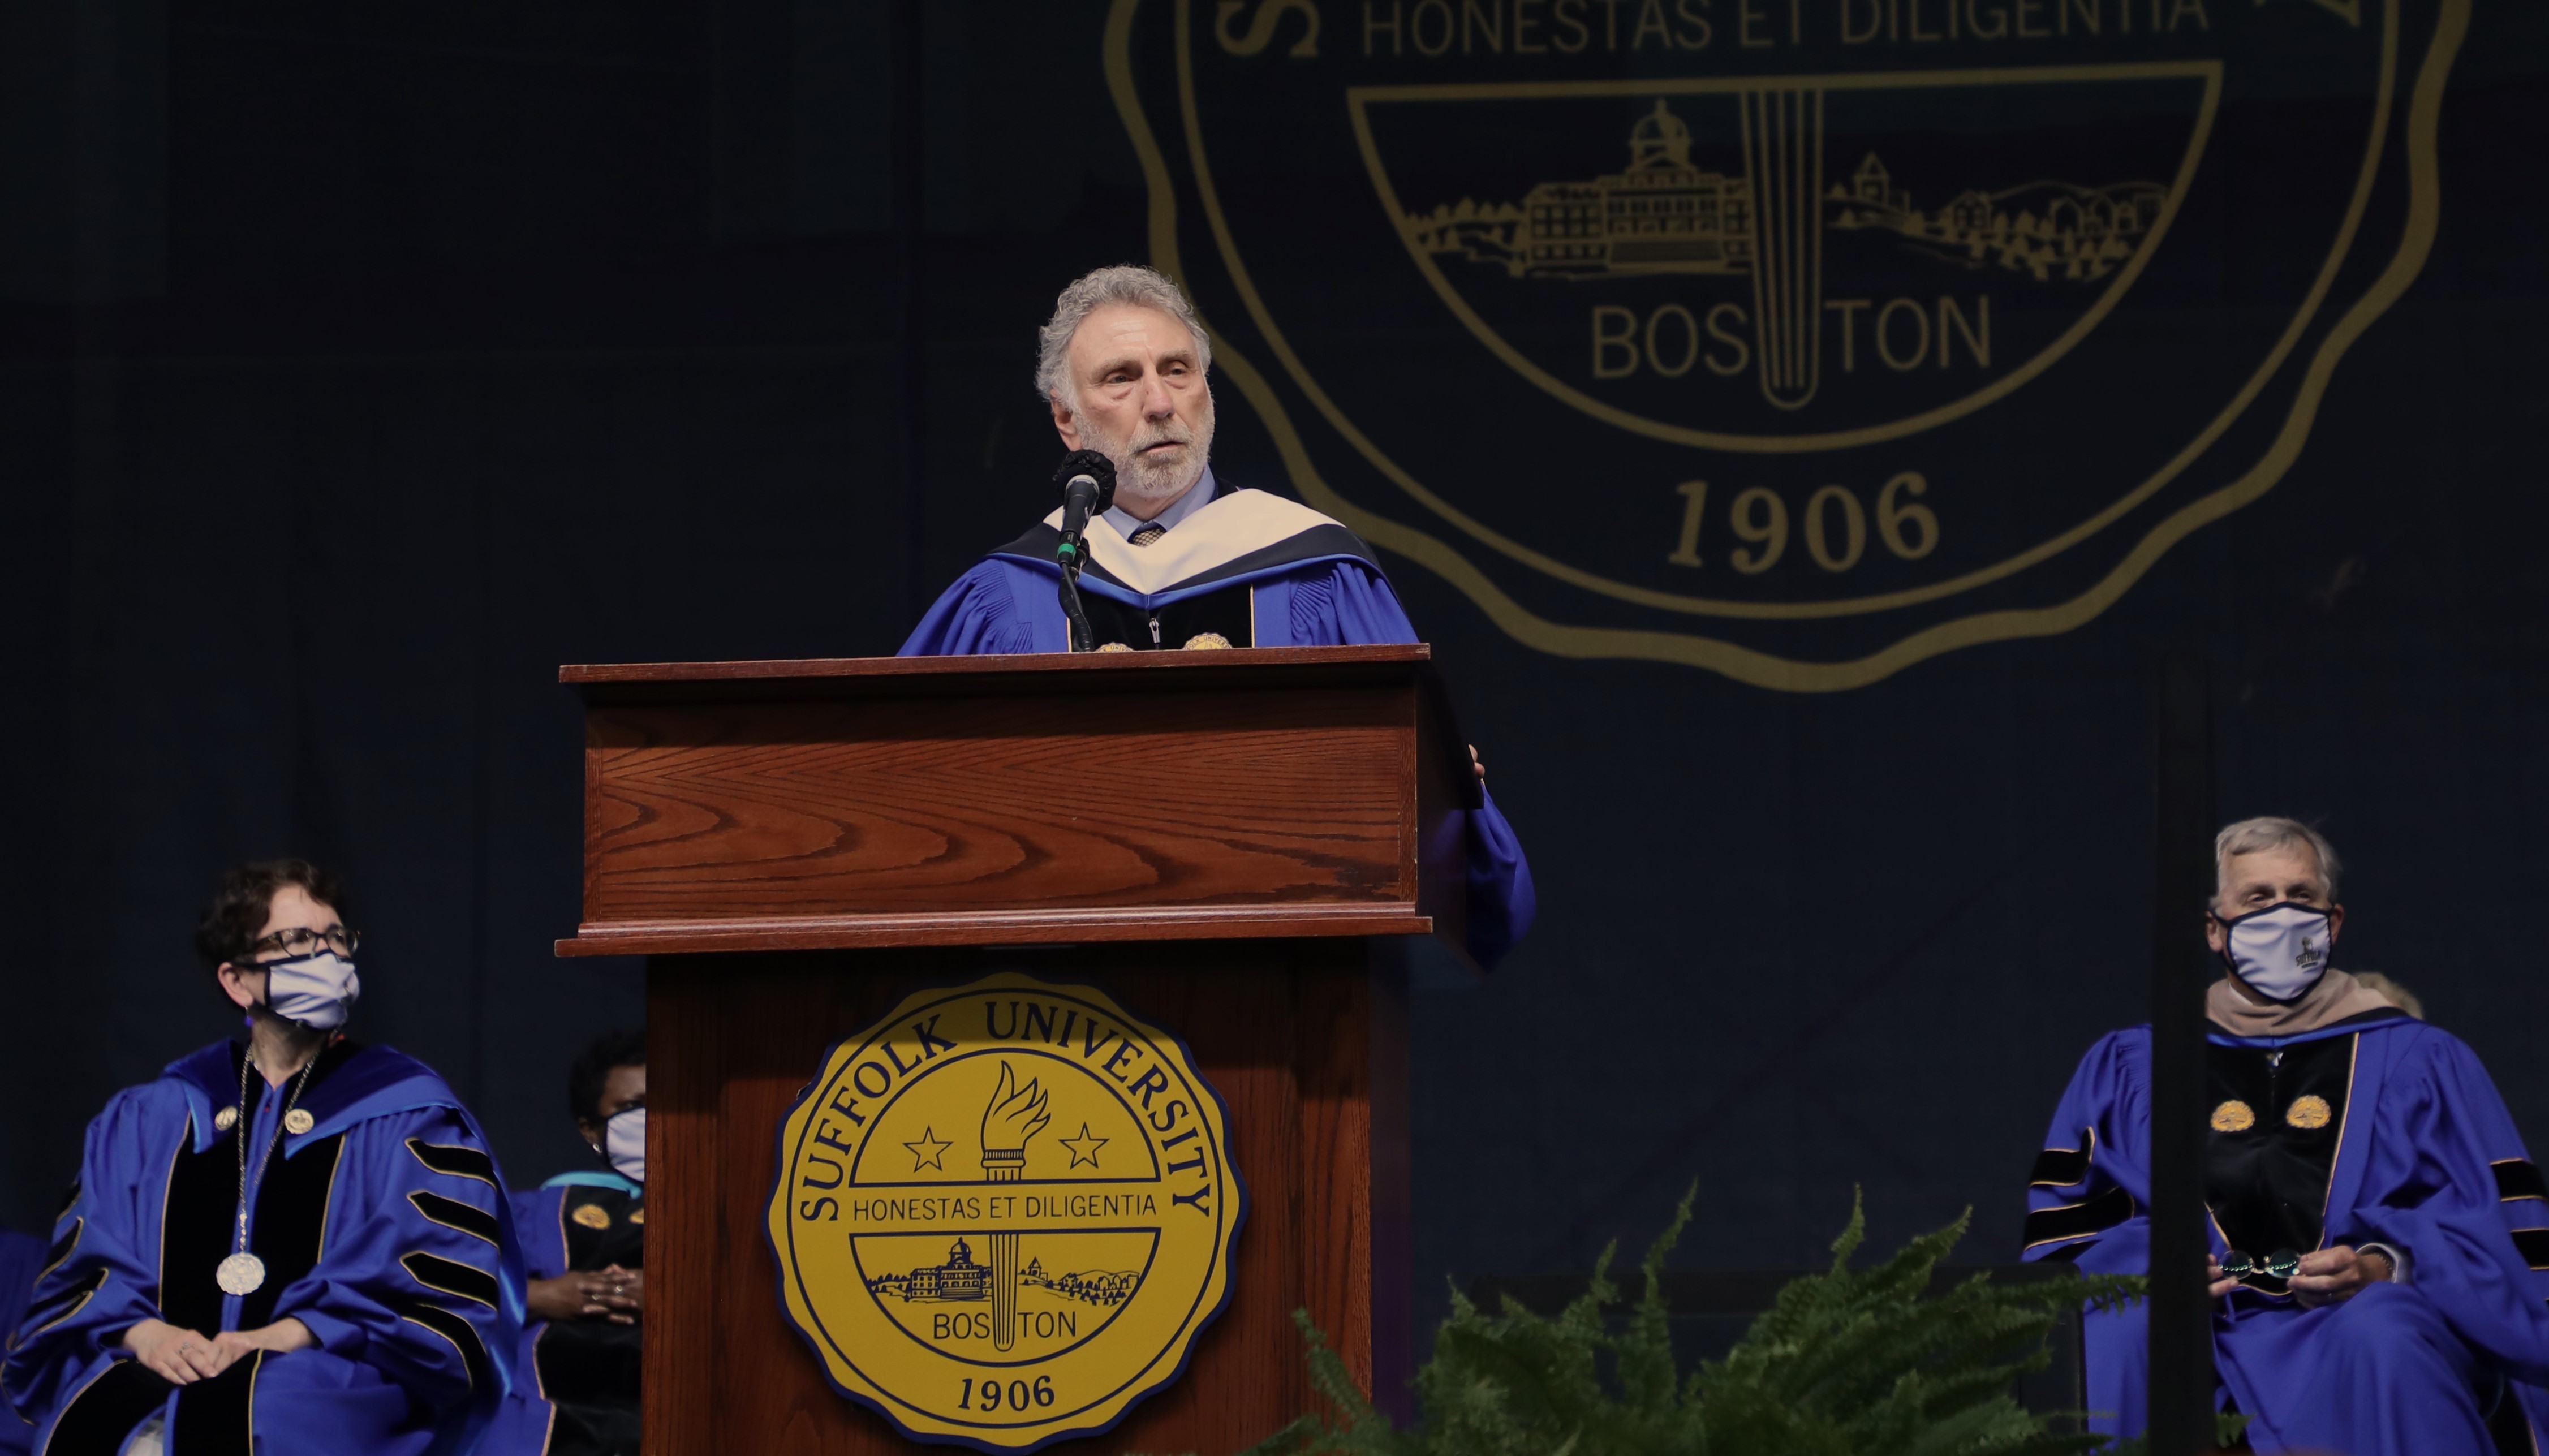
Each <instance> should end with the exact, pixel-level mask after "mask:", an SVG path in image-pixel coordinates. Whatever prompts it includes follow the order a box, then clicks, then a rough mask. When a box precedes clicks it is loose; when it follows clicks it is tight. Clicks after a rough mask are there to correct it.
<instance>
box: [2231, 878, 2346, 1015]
mask: <svg viewBox="0 0 2549 1456" xmlns="http://www.w3.org/2000/svg"><path fill="white" fill-rule="evenodd" d="M2214 919H2215V920H2216V921H2219V924H2220V926H2221V932H2222V937H2223V940H2224V941H2225V943H2226V944H2225V946H2224V949H2223V951H2222V956H2221V958H2222V959H2224V960H2227V961H2229V962H2230V973H2231V974H2232V975H2235V976H2237V977H2238V978H2239V979H2241V980H2242V981H2245V982H2247V983H2248V987H2249V989H2251V990H2253V991H2255V992H2256V993H2257V994H2258V995H2260V996H2263V997H2265V998H2266V999H2267V1000H2269V1001H2283V1002H2292V1001H2298V1000H2300V999H2301V998H2302V997H2304V996H2306V995H2309V994H2310V989H2311V987H2313V986H2315V985H2317V984H2318V982H2319V977H2321V976H2323V975H2325V974H2327V958H2328V953H2329V952H2330V951H2331V950H2333V949H2334V948H2335V945H2336V933H2335V929H2334V927H2333V926H2332V925H2331V924H2330V923H2329V920H2328V914H2327V912H2326V911H2324V910H2320V909H2315V908H2313V907H2312V906H2309V905H2297V904H2294V903H2293V902H2291V901H2289V900H2287V901H2285V902H2284V903H2283V904H2280V905H2269V906H2267V907H2266V908H2265V909H2263V910H2257V911H2252V912H2250V913H2248V914H2246V915H2242V916H2239V917H2237V918H2235V919H2231V920H2222V919H2221V917H2219V916H2218V915H2217V916H2215V917H2214Z"/></svg>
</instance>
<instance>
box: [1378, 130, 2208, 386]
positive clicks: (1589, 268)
mask: <svg viewBox="0 0 2549 1456" xmlns="http://www.w3.org/2000/svg"><path fill="white" fill-rule="evenodd" d="M1732 99H1733V100H1734V101H1735V102H1736V105H1737V111H1738V118H1737V120H1738V121H1739V122H1740V128H1739V129H1738V130H1739V132H1740V136H1741V141H1742V147H1741V151H1742V158H1743V161H1742V167H1741V174H1740V175H1738V174H1737V173H1733V172H1724V171H1715V170H1711V169H1709V168H1706V167H1703V166H1701V165H1700V164H1699V163H1697V162H1695V161H1694V160H1693V159H1692V137H1691V129H1690V126H1689V124H1688V123H1687V122H1685V121H1683V120H1682V118H1681V117H1680V116H1678V115H1677V114H1675V113H1674V111H1673V109H1672V106H1671V104H1670V102H1669V101H1668V100H1667V99H1666V98H1663V97H1657V98H1655V101H1654V105H1653V107H1652V110H1650V111H1648V112H1647V113H1646V114H1645V115H1644V116H1642V117H1640V118H1639V119H1638V121H1637V123H1636V124H1635V125H1634V126H1633V127H1631V128H1630V131H1629V161H1628V164H1627V165H1626V166H1625V167H1623V168H1622V169H1621V170H1619V171H1617V172H1613V173H1609V174H1607V175H1603V176H1597V177H1594V178H1592V179H1590V180H1588V181H1580V182H1542V183H1539V184H1537V185H1535V186H1533V187H1532V188H1531V189H1530V190H1529V191H1528V192H1526V193H1525V194H1524V195H1523V197H1522V200H1521V201H1520V202H1518V203H1515V202H1491V203H1485V204H1481V203H1479V202H1477V201H1476V200H1475V199H1473V198H1465V197H1464V198H1463V199H1461V201H1459V202H1458V203H1450V204H1444V205H1441V206H1438V207H1436V208H1435V209H1434V210H1433V211H1431V212H1428V213H1405V214H1402V215H1401V216H1400V217H1399V218H1398V220H1397V222H1398V227H1399V229H1400V231H1401V232H1402V233H1403V234H1404V235H1405V237H1406V238H1407V241H1408V244H1409V246H1410V247H1412V248H1414V249H1415V250H1416V251H1417V252H1418V253H1419V254H1422V255H1429V256H1431V255H1453V256H1458V257H1461V258H1464V259H1466V260H1468V261H1471V262H1475V263H1484V264H1487V265H1490V266H1493V267H1496V268H1499V269H1501V270H1502V271H1503V272H1504V273H1505V274H1506V275H1507V276H1508V277H1511V278H1515V279H1538V280H1554V281H1561V282H1568V281H1571V282H1582V281H1590V280H1597V279H1605V278H1621V277H1637V276H1645V275H1656V274H1696V275H1709V274H1717V275H1727V276H1741V277H1745V278H1747V279H1748V280H1749V282H1750V285H1751V288H1750V293H1751V299H1752V309H1751V313H1750V318H1751V321H1752V358H1753V359H1755V360H1757V361H1758V365H1757V374H1758V378H1759V381H1760V387H1761V393H1762V396H1763V398H1765V399H1766V400H1768V401H1769V403H1770V404H1771V405H1773V406H1774V407H1776V408H1778V409H1802V408H1803V407H1804V406H1805V405H1806V404H1807V403H1808V402H1810V401H1811V400H1812V399H1813V398H1814V396H1815V393H1816V390H1817V388H1818V386H1819V385H1820V383H1821V380H1822V373H1823V360H1822V355H1823V347H1822V344H1823V334H1824V332H1825V330H1826V325H1827V319H1826V318H1825V313H1824V272H1825V268H1826V263H1827V259H1826V241H1827V236H1828V235H1829V234H1841V233H1852V232H1875V231H1890V232H1893V233H1896V234H1897V235H1898V236H1899V237H1900V239H1901V241H1902V243H1903V245H1904V247H1905V248H1906V250H1908V251H1909V252H1911V253H1914V254H1916V255H1919V256H1921V257H1925V258H1927V259H1929V260H1931V262H1932V263H1934V264H1944V265H1948V266H1952V267H1957V268H1960V269H1964V270H1969V271H1986V270H1987V271H1989V272H1992V273H2017V274H2022V275H2024V276H2025V277H2026V278H2028V279H2029V280H2030V281H2031V282H2033V283H2036V284H2056V285H2059V284H2077V283H2091V282H2096V281H2098V280H2102V279H2105V278H2106V277H2107V276H2108V275H2110V274H2112V273H2114V272H2115V271H2116V270H2117V269H2118V268H2121V267H2123V266H2124V264H2125V263H2127V262H2129V261H2130V260H2131V259H2132V257H2133V255H2134V254H2135V252H2136V251H2138V250H2139V248H2140V247H2141V245H2142V244H2143V242H2145V241H2146V240H2147V239H2148V238H2149V237H2150V236H2152V235H2153V233H2154V232H2155V230H2156V228H2157V227H2158V225H2159V223H2160V219H2161V214H2162V211H2163V209H2164V208H2165V206H2166V204H2167V201H2168V196H2169V189H2168V188H2167V187H2166V186H2164V185H2162V184H2160V183H2157V182H2143V181H2125V182H2118V183H2112V184H2106V185H2102V186H2096V187H2090V186H2083V185H2080V184H2077V183H2071V182H2062V181H2054V180H2046V179H2030V180H2028V181H2024V182H2020V183H2017V184H2015V185H2012V186H2008V187H2004V188H1999V189H1996V190H1984V189H1980V188H1967V189H1965V190H1964V191H1961V192H1958V193H1956V194H1955V195H1953V196H1952V197H1950V198H1947V199H1945V200H1943V201H1941V202H1938V203H1936V204H1935V205H1934V206H1933V207H1930V208H1926V209H1925V208H1923V207H1922V206H1920V204H1919V200H1917V199H1916V198H1914V197H1913V195H1912V194H1911V193H1910V192H1909V191H1907V190H1906V189H1904V188H1902V187H1899V186H1897V185H1896V184H1895V179H1894V176H1893V174H1892V172H1891V170H1890V169H1889V168H1888V167H1887V166H1886V165H1885V163H1884V161H1883V160H1882V159H1881V158H1880V157H1878V156H1877V154H1876V153H1875V152H1873V151H1869V152H1867V153H1866V154H1865V155H1864V157H1863V158H1862V159H1861V160H1860V162H1859V163H1858V165H1857V167H1856V169H1855V170H1854V171H1852V172H1851V173H1850V174H1849V175H1848V176H1847V177H1846V178H1839V179H1836V180H1834V181H1832V182H1830V183H1829V184H1827V183H1826V181H1825V175H1826V173H1825V155H1824V152H1825V127H1824V93H1823V91H1822V90H1820V89H1818V88H1814V87H1763V88H1757V89H1747V90H1745V91H1742V92H1739V93H1737V94H1736V95H1735V96H1734V97H1733V98H1732Z"/></svg>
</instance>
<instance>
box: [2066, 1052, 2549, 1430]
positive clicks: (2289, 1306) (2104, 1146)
mask: <svg viewBox="0 0 2549 1456" xmlns="http://www.w3.org/2000/svg"><path fill="white" fill-rule="evenodd" d="M2334 1037H2354V1038H2356V1039H2357V1042H2356V1045H2355V1047H2354V1050H2353V1053H2352V1056H2353V1072H2352V1079H2351V1085H2350V1088H2349V1090H2348V1092H2347V1095H2346V1105H2345V1109H2344V1115H2343V1116H2344V1122H2343V1125H2342V1129H2341V1132H2340V1134H2339V1137H2338V1141H2337V1148H2336V1155H2335V1161H2334V1164H2333V1167H2332V1169H2331V1172H2330V1175H2329V1180H2328V1188H2327V1196H2326V1197H2327V1202H2326V1213H2325V1217H2324V1230H2325V1231H2324V1234H2323V1236H2322V1239H2321V1245H2320V1246H2322V1247H2325V1246H2328V1245H2334V1244H2347V1245H2352V1246H2360V1245H2362V1244H2365V1243H2383V1244H2389V1245H2391V1246H2393V1247H2395V1248H2399V1249H2403V1250H2405V1251H2406V1252H2407V1259H2408V1268H2407V1274H2408V1280H2409V1282H2407V1283H2405V1284H2379V1285H2374V1286H2372V1287H2370V1288H2368V1289H2366V1290H2364V1291H2363V1292H2362V1293H2360V1294H2358V1295H2356V1296H2355V1297H2354V1298H2352V1299H2350V1300H2347V1301H2345V1302H2343V1303H2340V1304H2335V1305H2323V1306H2321V1307H2319V1308H2317V1309H2315V1310H2306V1309H2303V1308H2302V1307H2301V1306H2300V1305H2299V1304H2298V1303H2297V1302H2295V1301H2293V1300H2291V1299H2286V1298H2274V1297H2270V1296H2267V1295H2264V1294H2260V1293H2258V1292H2256V1291H2253V1290H2250V1289H2246V1288H2241V1289H2237V1290H2233V1291H2232V1292H2231V1293H2230V1294H2229V1295H2228V1296H2226V1297H2225V1298H2223V1299H2221V1300H2219V1301H2218V1302H2216V1306H2215V1313H2214V1320H2213V1341H2214V1358H2215V1363H2216V1365H2217V1367H2218V1368H2219V1372H2220V1379H2221V1387H2222V1391H2223V1394H2224V1396H2225V1398H2226V1399H2227V1401H2228V1402H2229V1403H2231V1404H2232V1405H2234V1406H2235V1407H2236V1409H2237V1410H2241V1411H2243V1412H2245V1413H2247V1414H2248V1415H2249V1416H2250V1417H2252V1419H2251V1423H2250V1424H2249V1426H2248V1429H2247V1439H2248V1440H2249V1442H2250V1443H2251V1444H2252V1445H2253V1446H2254V1447H2255V1448H2256V1449H2257V1450H2259V1451H2325V1452H2343V1453H2347V1456H2485V1453H2488V1452H2490V1451H2493V1450H2495V1449H2497V1447H2496V1445H2495V1444H2494V1443H2493V1441H2492V1439H2491V1436H2490V1427H2491V1426H2493V1427H2494V1429H2495V1430H2496V1431H2498V1432H2499V1433H2500V1434H2502V1435H2504V1436H2505V1438H2506V1439H2507V1440H2508V1441H2509V1442H2514V1443H2516V1444H2514V1445H2513V1449H2516V1450H2541V1451H2549V1400H2544V1398H2543V1395H2542V1392H2541V1391H2540V1390H2539V1389H2537V1387H2538V1386H2539V1385H2540V1384H2541V1383H2542V1382H2544V1381H2549V1201H2544V1193H2549V1189H2544V1188H2543V1186H2542V1183H2541V1178H2540V1173H2539V1170H2538V1169H2537V1168H2536V1167H2535V1166H2534V1165H2533V1164H2532V1162H2531V1161H2530V1157H2529V1155H2528V1154H2527V1153H2526V1152H2524V1150H2523V1146H2522V1139H2521V1138H2520V1136H2519V1135H2517V1134H2516V1133H2515V1132H2514V1129H2513V1122H2512V1119H2511V1118H2510V1117H2509V1116H2508V1115H2507V1114H2506V1112H2505V1109H2504V1101H2503V1099H2502V1097H2500V1096H2499V1095H2498V1094H2497V1090H2496V1084H2495V1083H2494V1082H2492V1081H2491V1080H2489V1078H2488V1075H2487V1070H2486V1068H2485V1067H2483V1066H2481V1065H2480V1064H2479V1060H2478V1057H2477V1055H2476V1054H2475V1053H2473V1052H2472V1051H2471V1050H2470V1049H2469V1047H2466V1046H2464V1045H2462V1043H2461V1042H2460V1040H2459V1039H2457V1038H2455V1037H2453V1036H2451V1035H2450V1034H2449V1033H2447V1032H2443V1031H2440V1030H2438V1029H2436V1028H2433V1027H2429V1026H2427V1025H2425V1024H2424V1023H2422V1022H2418V1021H2413V1020H2410V1019H2409V1018H2407V1017H2406V1016H2405V1015H2401V1016H2396V1017H2391V1018H2387V1019H2378V1020H2372V1021H2366V1020H2364V1019H2360V1018H2356V1019H2349V1020H2348V1021H2346V1022H2343V1023H2339V1024H2337V1025H2335V1026H2331V1027H2326V1028H2322V1029H2321V1030H2319V1031H2316V1032H2312V1033H2306V1034H2304V1035H2302V1036H2298V1037H2288V1038H2266V1039H2248V1038H2238V1037H2232V1036H2230V1035H2228V1034H2227V1033H2224V1032H2222V1031H2220V1030H2219V1029H2218V1028H2217V1029H2215V1031H2214V1033H2213V1036H2212V1040H2213V1042H2214V1043H2215V1044H2216V1045H2219V1046H2222V1047H2256V1048H2262V1049H2266V1050H2273V1049H2275V1048H2278V1047H2293V1046H2298V1045H2299V1044H2302V1043H2306V1042H2317V1041H2322V1040H2325V1039H2328V1038H2334ZM2260 1112H2261V1115H2265V1116H2273V1115H2276V1114H2275V1112H2274V1110H2271V1109H2261V1110H2260ZM2045 1140H2046V1149H2045V1152H2044V1155H2043V1158H2042V1160H2041V1161H2039V1163H2038V1164H2037V1170H2036V1179H2035V1183H2034V1186H2032V1187H2030V1189H2029V1190H2028V1203H2029V1207H2030V1216H2029V1220H2028V1237H2029V1239H2030V1242H2029V1246H2028V1248H2027V1251H2026V1257H2027V1258H2029V1259H2030V1260H2039V1259H2063V1260H2068V1261H2071V1262H2074V1263H2076V1264H2078V1265H2079V1266H2080V1267H2081V1268H2082V1269H2084V1270H2087V1271H2090V1272H2093V1273H2112V1274H2141V1273H2146V1272H2148V1265H2149V1253H2150V1219H2149V1208H2150V1171H2149V1169H2150V1029H2149V1028H2148V1027H2147V1026H2143V1027H2135V1028H2133V1029H2132V1030H2130V1031H2123V1032H2117V1033H2114V1034H2113V1035H2111V1036H2109V1037H2107V1038H2105V1039H2104V1040H2102V1041H2100V1042H2099V1043H2098V1044H2097V1046H2095V1047H2091V1048H2090V1050H2089V1054H2088V1055H2087V1056H2085V1057H2083V1058H2081V1061H2080V1067H2079V1070H2078V1071H2077V1072H2076V1073H2074V1074H2073V1076H2072V1079H2071V1086H2070V1089H2069V1090H2068V1091H2067V1092H2065V1093H2064V1094H2063V1097H2062V1103H2061V1106H2060V1108H2059V1109H2058V1110H2057V1111H2056V1112H2055V1113H2054V1115H2053V1125H2052V1129H2051V1131H2050V1132H2049V1133H2048V1134H2047V1135H2046V1139H2045ZM2084 1154H2085V1156H2084ZM2211 1237H2212V1244H2213V1252H2214V1254H2215V1256H2216V1257H2219V1256H2220V1255H2222V1254H2224V1253H2226V1252H2228V1245H2227V1243H2226V1242H2225V1241H2224V1239H2223V1237H2222V1234H2221V1230H2220V1229H2219V1226H2218V1224H2217V1225H2216V1226H2215V1227H2214V1228H2213V1229H2211ZM2249 1252H2251V1253H2263V1252H2268V1251H2267V1250H2250V1251H2249ZM2084 1334H2085V1339H2086V1344H2087V1356H2088V1359H2087V1364H2088V1377H2089V1391H2088V1406H2089V1409H2090V1410H2093V1411H2100V1412H2107V1413H2105V1414H2101V1415H2099V1416H2097V1417H2095V1418H2093V1419H2092V1421H2091V1422H2090V1423H2091V1426H2092V1428H2094V1429H2096V1430H2100V1431H2104V1432H2108V1433H2111V1434H2117V1435H2125V1436H2130V1435H2137V1434H2139V1433H2140V1431H2141V1429H2142V1424H2143V1420H2144V1417H2145V1407H2146V1404H2147V1401H2148V1394H2147V1390H2148V1386H2147V1378H2146V1374H2147V1358H2148V1337H2149V1336H2148V1311H2147V1309H2146V1307H2143V1306H2140V1305H2134V1306H2129V1307H2127V1308H2125V1309H2124V1310H2123V1311H2121V1312H2119V1313H2116V1314H2101V1313H2099V1312H2097V1311H2095V1310H2092V1311H2090V1312H2089V1313H2088V1316H2087V1324H2086V1327H2085V1330H2084ZM2522 1440H2528V1441H2529V1442H2531V1443H2532V1444H2531V1445H2530V1446H2529V1447H2524V1446H2522V1445H2520V1444H2518V1442H2520V1441H2522Z"/></svg>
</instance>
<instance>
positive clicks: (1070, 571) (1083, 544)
mask: <svg viewBox="0 0 2549 1456" xmlns="http://www.w3.org/2000/svg"><path fill="white" fill-rule="evenodd" d="M1054 555H1055V559H1056V560H1057V561H1059V562H1060V563H1061V565H1062V588H1061V591H1060V592H1059V593H1058V594H1059V595H1060V596H1061V598H1062V615H1063V618H1064V620H1066V621H1068V622H1069V623H1070V624H1071V650H1072V651H1074V652H1094V651H1096V650H1097V642H1096V635H1097V634H1096V633H1095V632H1093V631H1091V630H1090V629H1089V626H1088V611H1087V609H1086V607H1084V606H1082V605H1081V604H1080V568H1081V565H1082V564H1083V563H1084V562H1086V560H1087V559H1088V540H1087V537H1086V533H1084V532H1080V531H1072V532H1069V533H1068V534H1066V535H1064V536H1063V538H1062V545H1061V546H1060V547H1058V548H1057V549H1056V550H1055V553H1054Z"/></svg>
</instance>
